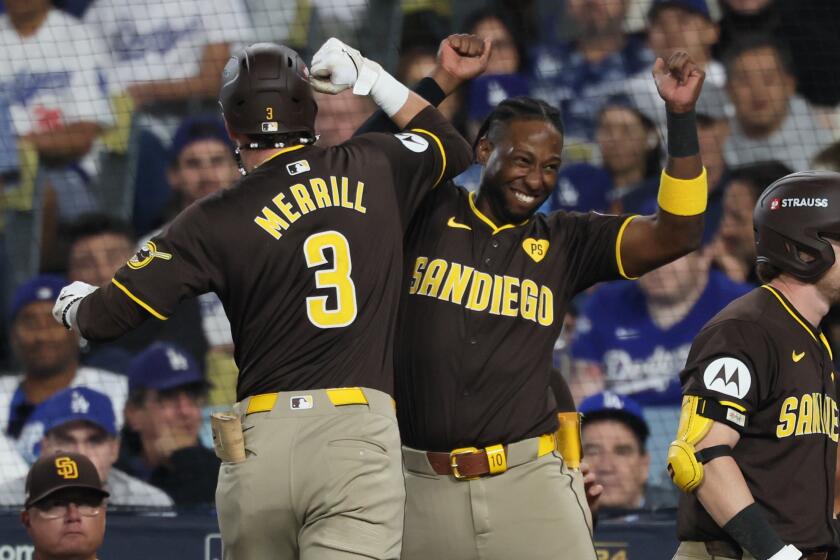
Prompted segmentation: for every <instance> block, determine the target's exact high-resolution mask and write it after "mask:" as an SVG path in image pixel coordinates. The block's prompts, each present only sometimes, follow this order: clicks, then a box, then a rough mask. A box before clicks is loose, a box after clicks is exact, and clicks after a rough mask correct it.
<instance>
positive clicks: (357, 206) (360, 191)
mask: <svg viewBox="0 0 840 560" xmlns="http://www.w3.org/2000/svg"><path fill="white" fill-rule="evenodd" d="M364 194H365V184H364V183H362V182H361V181H358V182H357V183H356V201H355V202H354V203H353V210H355V211H356V212H361V213H362V214H364V213H366V212H367V208H365V206H364V204H362V197H363V196H364Z"/></svg>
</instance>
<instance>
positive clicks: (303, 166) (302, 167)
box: [286, 159, 309, 175]
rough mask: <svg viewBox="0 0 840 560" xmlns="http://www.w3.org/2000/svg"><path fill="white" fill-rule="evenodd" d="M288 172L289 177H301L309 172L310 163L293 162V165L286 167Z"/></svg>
mask: <svg viewBox="0 0 840 560" xmlns="http://www.w3.org/2000/svg"><path fill="white" fill-rule="evenodd" d="M286 171H288V172H289V175H300V174H301V173H306V172H307V171H309V162H308V161H306V160H305V159H302V160H300V161H293V162H292V163H290V164H288V165H286Z"/></svg>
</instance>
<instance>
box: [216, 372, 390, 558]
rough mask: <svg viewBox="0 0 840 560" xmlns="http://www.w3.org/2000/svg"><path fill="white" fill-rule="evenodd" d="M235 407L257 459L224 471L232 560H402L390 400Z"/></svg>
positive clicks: (220, 500) (351, 397)
mask: <svg viewBox="0 0 840 560" xmlns="http://www.w3.org/2000/svg"><path fill="white" fill-rule="evenodd" d="M336 391H338V392H336ZM359 395H362V396H361V397H359ZM359 400H366V401H367V403H366V404H364V403H358V402H356V401H359ZM252 401H253V402H252ZM336 403H339V404H336ZM236 406H237V412H239V413H240V414H246V415H245V416H244V418H243V419H242V430H243V433H244V437H245V448H246V449H247V450H248V453H247V459H246V460H245V461H244V462H241V463H223V464H222V466H221V468H220V471H219V483H218V487H217V489H216V505H217V509H218V516H219V527H220V528H221V533H222V541H223V543H224V558H225V559H226V560H269V559H284V560H285V559H296V558H297V559H300V560H351V559H376V560H397V559H398V558H399V557H400V544H401V538H402V529H403V511H404V504H405V489H404V485H403V475H402V469H401V456H400V439H399V431H398V429H397V420H396V416H395V414H394V405H393V401H392V400H391V397H389V396H388V395H386V394H385V393H382V392H379V391H374V390H370V389H341V390H333V389H327V390H317V391H300V392H293V393H272V394H270V395H258V396H256V397H249V398H248V399H245V400H244V401H242V402H241V403H238V404H237V405H236ZM249 409H250V410H251V411H252V412H251V413H249V414H248V413H247V412H248V411H249ZM258 409H265V411H264V412H255V410H258Z"/></svg>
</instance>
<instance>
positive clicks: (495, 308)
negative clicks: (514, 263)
mask: <svg viewBox="0 0 840 560" xmlns="http://www.w3.org/2000/svg"><path fill="white" fill-rule="evenodd" d="M503 286H504V280H503V279H502V277H501V276H496V275H495V274H494V275H493V297H492V298H491V300H490V314H491V315H499V314H500V313H501V308H502V287H503Z"/></svg>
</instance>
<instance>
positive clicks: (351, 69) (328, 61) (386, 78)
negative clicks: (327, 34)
mask: <svg viewBox="0 0 840 560" xmlns="http://www.w3.org/2000/svg"><path fill="white" fill-rule="evenodd" d="M309 72H310V78H309V83H310V84H311V85H312V87H313V88H314V89H315V90H316V91H320V92H322V93H329V94H333V95H334V94H336V93H339V92H341V91H344V90H345V89H347V88H349V87H352V88H353V93H354V94H355V95H370V96H371V98H372V99H373V100H374V101H375V102H376V104H377V105H379V107H381V108H382V110H383V111H385V113H386V114H387V115H388V116H393V115H394V114H396V113H397V111H399V110H400V109H401V108H402V106H403V105H405V102H406V100H407V99H408V88H407V87H405V86H404V85H403V84H401V83H400V82H398V81H397V80H396V79H394V77H393V76H391V75H390V74H389V73H388V72H386V71H385V70H383V69H382V66H380V65H379V64H378V63H376V62H374V61H372V60H369V59H367V58H365V57H363V56H362V53H360V52H359V51H358V50H356V49H354V48H353V47H350V46H347V45H345V44H344V43H342V42H341V41H339V40H338V39H336V38H335V37H331V38H330V39H329V40H327V42H326V43H324V44H323V46H321V48H320V49H318V52H316V53H315V56H313V57H312V64H311V65H310V68H309Z"/></svg>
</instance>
